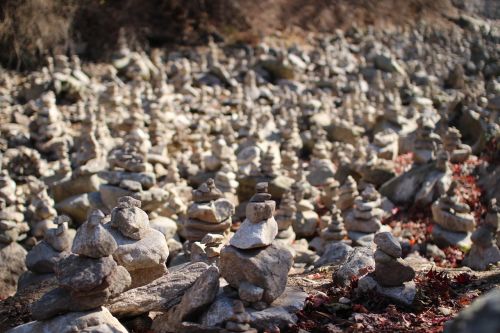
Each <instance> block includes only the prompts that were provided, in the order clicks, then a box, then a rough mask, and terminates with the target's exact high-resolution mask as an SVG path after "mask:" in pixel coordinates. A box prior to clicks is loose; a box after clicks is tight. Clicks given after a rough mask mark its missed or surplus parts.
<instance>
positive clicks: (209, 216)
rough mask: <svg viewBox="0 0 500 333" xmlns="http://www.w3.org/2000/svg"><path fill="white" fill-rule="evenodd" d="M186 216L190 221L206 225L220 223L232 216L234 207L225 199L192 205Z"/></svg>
mask: <svg viewBox="0 0 500 333" xmlns="http://www.w3.org/2000/svg"><path fill="white" fill-rule="evenodd" d="M187 214H188V216H189V217H190V218H192V219H197V220H201V221H203V222H207V223H221V222H223V221H226V220H227V219H229V218H230V217H231V216H232V215H233V214H234V205H233V204H232V203H231V202H230V201H229V200H227V199H225V198H221V199H217V200H215V201H209V202H206V203H196V202H195V203H193V204H192V205H191V206H189V209H188V211H187Z"/></svg>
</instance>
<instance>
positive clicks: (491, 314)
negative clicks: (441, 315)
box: [444, 287, 500, 333]
mask: <svg viewBox="0 0 500 333" xmlns="http://www.w3.org/2000/svg"><path fill="white" fill-rule="evenodd" d="M499 331H500V288H498V287H497V288H495V289H493V290H491V291H489V292H488V293H486V294H483V295H481V296H480V297H478V298H476V299H475V300H474V302H472V304H471V305H469V306H468V307H466V308H465V309H464V310H462V311H461V312H460V313H459V314H458V315H457V316H456V317H455V318H454V319H452V320H451V321H448V322H446V323H445V326H444V333H468V332H481V333H494V332H499Z"/></svg>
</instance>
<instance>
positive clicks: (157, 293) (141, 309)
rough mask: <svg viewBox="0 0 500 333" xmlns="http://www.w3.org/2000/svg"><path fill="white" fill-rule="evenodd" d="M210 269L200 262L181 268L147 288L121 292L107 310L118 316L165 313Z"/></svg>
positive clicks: (145, 286)
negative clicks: (153, 312) (154, 312)
mask: <svg viewBox="0 0 500 333" xmlns="http://www.w3.org/2000/svg"><path fill="white" fill-rule="evenodd" d="M207 269H208V266H207V264H205V263H201V262H197V263H194V264H186V265H182V266H180V267H177V268H176V270H171V271H170V272H169V273H168V274H166V275H164V276H162V277H160V278H158V279H156V280H154V281H152V282H150V283H149V284H147V285H144V286H142V287H137V288H134V289H130V290H127V291H126V292H124V293H121V294H120V295H119V296H117V297H115V298H113V299H111V300H110V301H108V303H107V305H106V307H107V308H108V309H109V310H110V311H111V313H113V315H115V316H118V317H124V316H135V315H140V314H142V313H147V312H149V311H164V310H166V309H167V308H168V307H169V306H168V305H169V304H170V306H171V305H173V304H177V303H179V302H180V300H181V298H182V296H183V295H184V293H185V292H186V291H187V290H188V289H189V288H190V287H191V286H192V285H193V284H194V283H195V281H196V280H197V279H198V277H200V276H201V274H203V272H205V271H206V270H207Z"/></svg>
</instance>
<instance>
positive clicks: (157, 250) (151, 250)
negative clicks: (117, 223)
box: [105, 223, 169, 272]
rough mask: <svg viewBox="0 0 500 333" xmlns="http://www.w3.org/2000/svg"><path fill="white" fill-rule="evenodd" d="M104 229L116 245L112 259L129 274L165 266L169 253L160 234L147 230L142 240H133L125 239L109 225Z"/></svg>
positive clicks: (165, 242) (150, 229)
mask: <svg viewBox="0 0 500 333" xmlns="http://www.w3.org/2000/svg"><path fill="white" fill-rule="evenodd" d="M105 228H106V229H107V230H108V231H109V232H110V233H111V235H112V236H113V238H114V239H115V241H116V243H117V244H118V248H117V250H116V251H115V252H114V253H113V258H114V259H115V260H116V261H117V262H118V264H120V265H122V266H124V267H125V268H126V269H127V270H128V271H129V272H130V271H133V270H136V269H141V268H149V267H154V266H158V265H163V266H164V265H165V262H166V260H167V258H168V254H169V252H168V245H167V241H166V240H165V236H163V234H162V233H161V232H159V231H157V230H154V229H152V228H148V230H147V231H146V233H145V234H144V235H143V238H142V239H140V240H134V239H130V238H128V237H125V236H124V235H123V234H122V233H121V232H120V231H118V230H116V229H114V228H112V227H110V225H109V223H108V224H106V225H105Z"/></svg>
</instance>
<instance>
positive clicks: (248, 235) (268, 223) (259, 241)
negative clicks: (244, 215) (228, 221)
mask: <svg viewBox="0 0 500 333" xmlns="http://www.w3.org/2000/svg"><path fill="white" fill-rule="evenodd" d="M277 234H278V224H277V223H276V220H275V219H274V217H270V218H269V219H267V220H265V221H262V222H259V223H253V222H251V221H250V220H248V219H245V221H243V223H242V224H241V226H240V228H239V229H238V231H237V232H236V233H235V234H234V236H233V237H232V238H231V240H230V241H229V244H231V245H232V246H234V247H237V248H239V249H254V248H259V247H265V246H268V245H270V244H271V243H272V242H273V240H274V238H275V237H276V235H277Z"/></svg>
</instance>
